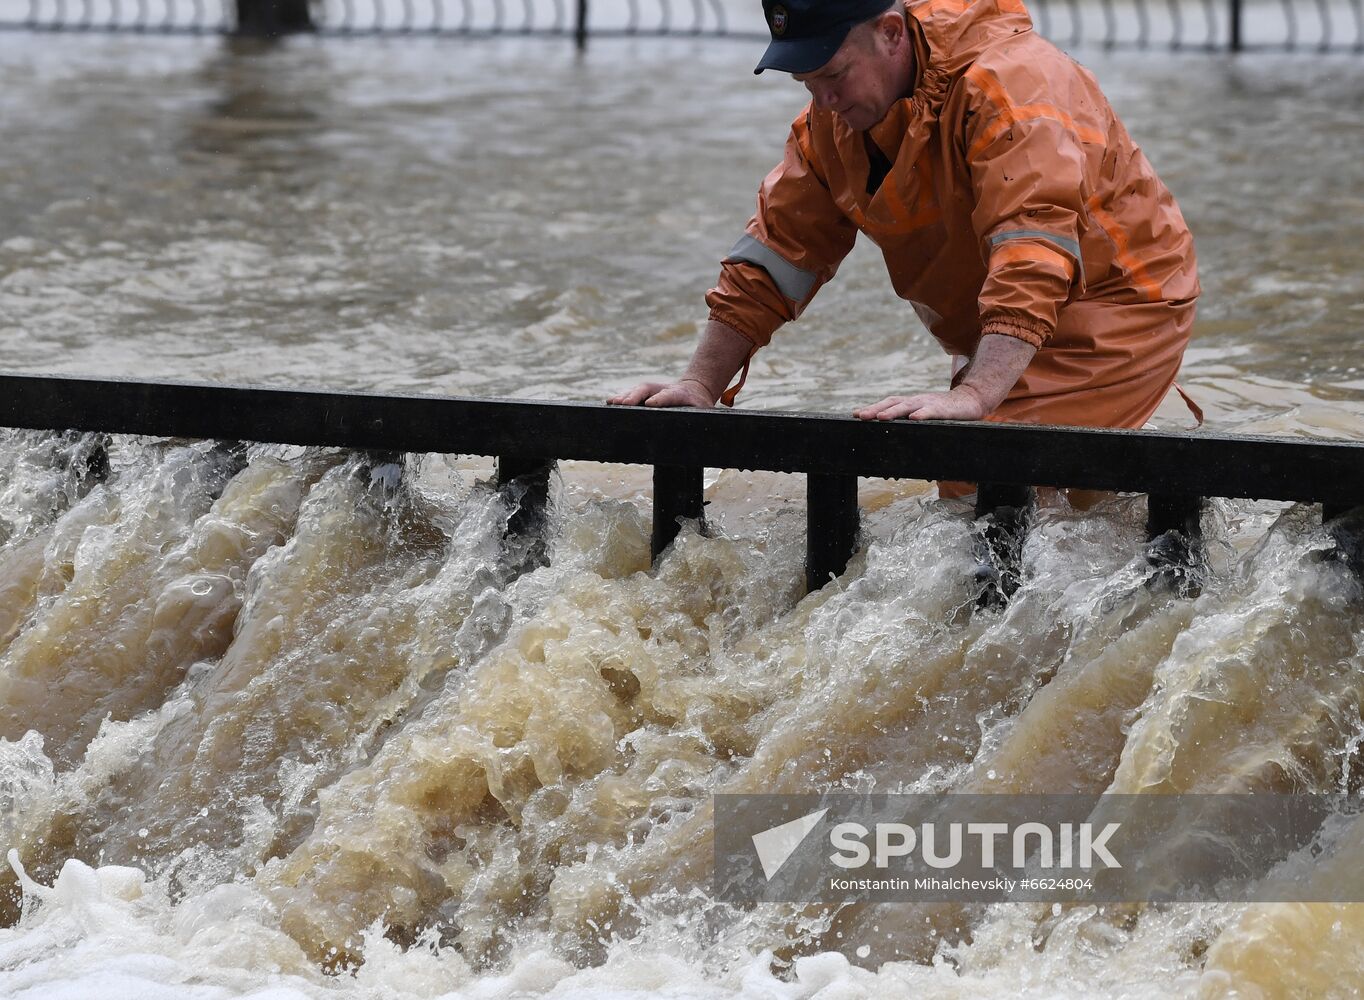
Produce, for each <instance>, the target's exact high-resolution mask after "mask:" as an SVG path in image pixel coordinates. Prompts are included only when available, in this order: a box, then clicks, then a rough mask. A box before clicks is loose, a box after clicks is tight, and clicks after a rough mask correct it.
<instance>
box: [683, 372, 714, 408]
mask: <svg viewBox="0 0 1364 1000" xmlns="http://www.w3.org/2000/svg"><path fill="white" fill-rule="evenodd" d="M677 381H678V382H679V383H681V382H695V383H696V384H697V385H699V386H700V387H701V388H702V389H704V390H705V391H706V397H707V398H708V399H709V400H710V401H711V402H712V403H714V402H715V401H716V400H717V399H719V398H720V393H718V392H716V391H715V390H714V389H712V388H711V387H710V386H709V385H708V384H707V383H706V382H705V381H704V380H703V379H699V378H696V377H695V376H694V375H684V376H682V377H681V378H680V379H678V380H677ZM721 391H723V390H721Z"/></svg>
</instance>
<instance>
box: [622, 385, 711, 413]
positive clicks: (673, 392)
mask: <svg viewBox="0 0 1364 1000" xmlns="http://www.w3.org/2000/svg"><path fill="white" fill-rule="evenodd" d="M716 398H717V396H713V395H711V391H710V389H708V388H707V387H706V385H705V384H704V383H702V382H701V381H700V380H699V379H693V378H683V379H679V380H678V381H676V382H641V383H640V384H639V385H637V386H635V387H634V388H633V389H630V390H629V391H628V392H622V393H620V394H619V395H616V396H612V397H610V398H609V399H607V402H608V403H612V404H615V405H617V406H638V405H639V404H641V403H643V404H644V405H645V406H697V407H701V408H706V407H711V406H714V405H715V400H716Z"/></svg>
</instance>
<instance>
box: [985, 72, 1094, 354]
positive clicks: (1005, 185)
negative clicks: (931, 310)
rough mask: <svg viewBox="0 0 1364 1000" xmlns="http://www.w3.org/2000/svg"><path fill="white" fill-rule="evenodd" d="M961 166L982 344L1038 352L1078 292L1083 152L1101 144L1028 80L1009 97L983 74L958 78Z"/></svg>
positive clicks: (1041, 85) (1085, 188) (1085, 184)
mask: <svg viewBox="0 0 1364 1000" xmlns="http://www.w3.org/2000/svg"><path fill="white" fill-rule="evenodd" d="M967 79H968V80H969V81H970V84H971V87H970V90H969V91H968V93H969V102H970V111H971V112H972V113H971V114H970V115H969V117H968V118H967V125H966V128H965V139H964V141H965V143H966V160H967V164H968V167H969V169H970V173H971V185H972V188H973V193H974V195H975V206H976V207H975V209H974V211H973V212H972V215H971V222H972V226H973V228H974V229H975V233H976V236H977V237H978V239H979V240H980V247H981V257H982V259H983V260H984V261H985V266H986V277H985V282H984V285H983V286H982V288H981V291H980V301H979V307H980V325H981V336H985V335H986V334H991V333H1000V334H1005V335H1007V336H1010V337H1017V338H1019V339H1020V340H1024V341H1027V342H1028V343H1029V344H1032V345H1033V346H1034V347H1041V346H1042V345H1043V344H1045V343H1046V342H1047V340H1048V339H1050V337H1051V335H1052V333H1053V332H1055V330H1056V323H1057V318H1058V316H1059V313H1060V311H1061V307H1062V306H1064V305H1065V304H1066V302H1067V301H1069V300H1070V299H1071V298H1072V297H1073V296H1078V295H1079V294H1080V293H1081V292H1082V291H1083V290H1084V265H1083V262H1082V261H1081V258H1080V239H1081V237H1082V236H1083V235H1084V232H1085V229H1086V228H1087V218H1088V216H1087V213H1086V209H1085V204H1086V201H1087V199H1088V198H1089V195H1090V190H1089V187H1090V185H1089V181H1088V178H1087V174H1086V154H1085V149H1084V143H1086V142H1098V143H1100V144H1102V143H1103V141H1104V137H1103V136H1102V134H1100V133H1099V132H1098V131H1097V130H1096V129H1093V128H1090V127H1087V126H1084V125H1081V124H1078V123H1077V122H1076V121H1075V119H1074V118H1073V117H1072V116H1071V114H1070V113H1069V112H1068V111H1067V109H1066V108H1065V107H1064V102H1062V101H1058V100H1056V99H1055V98H1053V97H1052V96H1051V94H1049V93H1048V91H1049V89H1050V88H1049V87H1048V86H1047V84H1046V82H1045V81H1039V80H1038V79H1037V78H1036V77H1035V76H1032V75H1029V76H1028V77H1025V78H1023V79H1021V80H1020V81H1018V86H1019V89H1020V90H1023V91H1025V93H1023V94H1021V95H1018V96H1015V95H1012V94H1011V93H1010V92H1009V90H1008V89H1006V83H1005V82H1004V81H1001V79H1000V78H999V77H998V76H996V75H995V74H994V73H993V72H992V71H991V70H987V69H982V68H981V67H980V66H979V65H977V66H973V67H972V68H971V69H970V70H969V71H968V72H967Z"/></svg>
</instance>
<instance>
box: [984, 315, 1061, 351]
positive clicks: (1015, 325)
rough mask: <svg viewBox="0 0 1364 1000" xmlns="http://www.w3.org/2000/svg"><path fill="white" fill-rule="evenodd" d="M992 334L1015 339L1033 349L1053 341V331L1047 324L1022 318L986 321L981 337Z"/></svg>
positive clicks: (1001, 318) (1002, 317)
mask: <svg viewBox="0 0 1364 1000" xmlns="http://www.w3.org/2000/svg"><path fill="white" fill-rule="evenodd" d="M991 333H999V334H1003V335H1004V336H1006V337H1015V338H1017V339H1018V340H1022V341H1025V342H1027V343H1029V344H1031V345H1032V346H1033V347H1036V348H1041V346H1042V345H1043V344H1045V343H1046V342H1047V341H1048V340H1050V339H1051V335H1052V329H1051V327H1049V326H1047V325H1046V324H1045V323H1041V322H1039V321H1037V320H1035V319H1024V318H1023V317H1021V316H995V317H992V318H990V319H987V320H985V321H984V322H982V323H981V325H980V335H981V336H982V337H984V336H987V335H989V334H991Z"/></svg>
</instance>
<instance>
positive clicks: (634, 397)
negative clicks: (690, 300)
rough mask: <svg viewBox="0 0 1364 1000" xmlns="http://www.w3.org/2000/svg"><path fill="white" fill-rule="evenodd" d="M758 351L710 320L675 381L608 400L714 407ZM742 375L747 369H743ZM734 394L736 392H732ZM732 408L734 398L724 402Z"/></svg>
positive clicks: (649, 384)
mask: <svg viewBox="0 0 1364 1000" xmlns="http://www.w3.org/2000/svg"><path fill="white" fill-rule="evenodd" d="M755 350H757V348H756V347H755V346H754V345H753V342H752V341H751V340H749V339H748V338H747V337H745V336H744V335H743V334H742V333H740V332H739V331H738V330H735V329H734V328H733V327H730V326H726V325H725V324H724V323H721V322H718V321H717V320H710V321H709V322H708V323H707V324H706V328H705V330H704V331H703V332H702V334H701V341H700V343H698V344H697V345H696V350H695V351H694V352H693V353H692V358H691V363H690V364H689V365H687V370H686V371H685V372H683V373H682V377H681V378H680V379H678V380H677V381H675V382H641V383H640V384H639V385H637V386H635V387H634V388H633V389H631V390H629V391H628V392H622V393H619V394H618V395H615V396H611V397H610V398H609V399H607V402H608V403H613V404H615V405H617V406H638V405H639V404H641V403H643V404H644V405H645V406H698V407H701V408H703V409H704V408H707V407H711V406H714V405H715V401H716V400H717V399H719V398H720V396H721V394H722V393H723V392H724V391H725V386H727V385H729V382H730V379H732V378H733V377H734V373H735V372H737V371H738V370H739V369H740V368H741V367H744V366H745V364H746V362H747V361H748V359H749V358H750V357H752V355H753V352H754V351H755ZM744 370H745V373H746V372H747V368H744ZM734 391H737V389H736V390H734ZM726 403H727V404H730V405H732V403H733V396H732V395H731V396H730V398H729V399H727V400H726Z"/></svg>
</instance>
